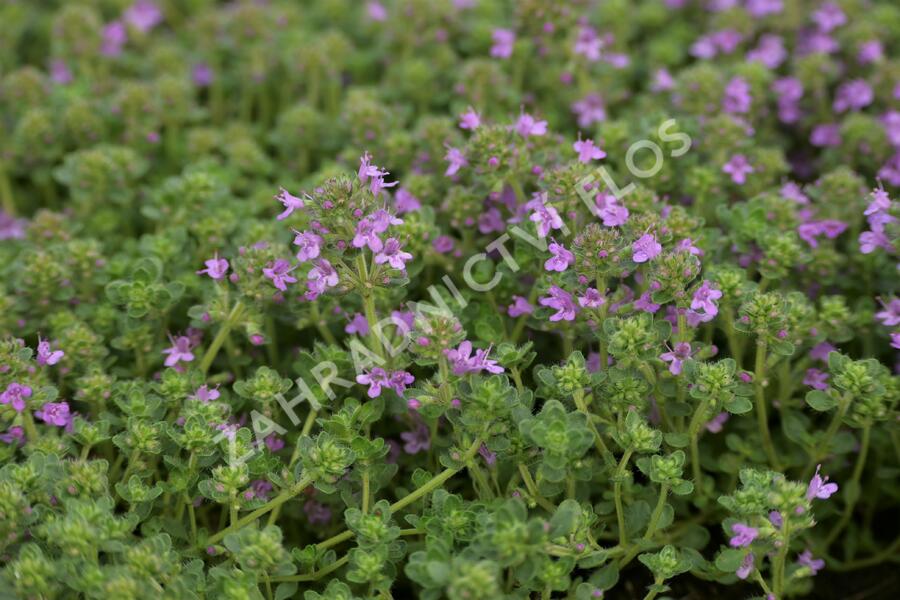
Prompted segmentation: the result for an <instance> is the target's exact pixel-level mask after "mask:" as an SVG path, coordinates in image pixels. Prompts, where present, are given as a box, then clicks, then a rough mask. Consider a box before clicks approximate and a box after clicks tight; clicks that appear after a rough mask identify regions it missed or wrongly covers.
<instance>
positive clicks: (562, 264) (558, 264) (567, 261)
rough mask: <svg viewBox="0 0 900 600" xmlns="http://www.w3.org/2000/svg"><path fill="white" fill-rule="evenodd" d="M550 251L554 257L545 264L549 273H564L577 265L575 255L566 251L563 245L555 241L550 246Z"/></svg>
mask: <svg viewBox="0 0 900 600" xmlns="http://www.w3.org/2000/svg"><path fill="white" fill-rule="evenodd" d="M548 249H549V250H550V254H552V255H553V256H552V257H551V258H548V259H547V260H546V261H545V262H544V269H546V270H547V271H557V272H559V273H562V272H563V271H565V270H566V269H568V268H569V265H571V264H574V263H575V255H574V254H572V253H571V252H569V251H568V250H566V247H565V246H563V245H562V244H558V243H556V242H555V241H554V242H553V243H551V244H550V245H549V246H548Z"/></svg>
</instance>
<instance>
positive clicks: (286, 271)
mask: <svg viewBox="0 0 900 600" xmlns="http://www.w3.org/2000/svg"><path fill="white" fill-rule="evenodd" d="M296 268H297V267H292V266H291V263H290V262H288V261H286V260H284V259H283V258H279V259H276V260H275V262H272V263H269V264H268V265H267V266H266V267H265V268H263V270H262V272H263V275H265V276H266V277H267V278H269V279H271V280H272V285H274V286H275V287H276V288H277V289H279V290H281V291H282V292H286V291H287V284H289V283H295V282H296V281H297V278H296V277H294V276H292V275H291V271H293V270H294V269H296Z"/></svg>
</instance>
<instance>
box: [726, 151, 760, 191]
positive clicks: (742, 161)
mask: <svg viewBox="0 0 900 600" xmlns="http://www.w3.org/2000/svg"><path fill="white" fill-rule="evenodd" d="M722 171H723V172H724V173H728V174H729V175H731V181H733V182H734V183H736V184H738V185H743V184H744V183H745V182H746V181H747V174H748V173H753V171H754V169H753V165H751V164H750V163H749V162H748V161H747V157H746V156H744V155H743V154H735V155H734V156H732V157H731V159H730V160H729V161H728V162H727V163H725V165H724V166H723V167H722Z"/></svg>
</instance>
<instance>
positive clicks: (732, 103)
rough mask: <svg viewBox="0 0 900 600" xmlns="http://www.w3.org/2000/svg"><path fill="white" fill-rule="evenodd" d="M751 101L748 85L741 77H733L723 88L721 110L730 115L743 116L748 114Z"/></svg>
mask: <svg viewBox="0 0 900 600" xmlns="http://www.w3.org/2000/svg"><path fill="white" fill-rule="evenodd" d="M752 100H753V99H752V98H751V96H750V84H748V83H747V82H746V81H745V80H744V79H742V78H741V77H733V78H732V79H731V81H729V82H728V85H727V86H725V97H724V98H723V99H722V110H723V111H725V112H727V113H730V114H744V113H747V112H750V104H751V102H752Z"/></svg>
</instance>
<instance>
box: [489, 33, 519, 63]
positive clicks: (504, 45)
mask: <svg viewBox="0 0 900 600" xmlns="http://www.w3.org/2000/svg"><path fill="white" fill-rule="evenodd" d="M491 39H492V40H493V42H494V45H493V46H491V56H493V57H494V58H509V57H510V56H512V53H513V44H515V43H516V34H515V32H513V31H512V30H509V29H495V30H494V32H493V33H492V34H491Z"/></svg>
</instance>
